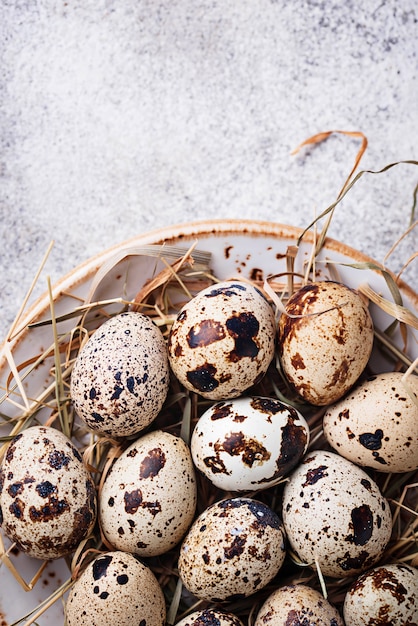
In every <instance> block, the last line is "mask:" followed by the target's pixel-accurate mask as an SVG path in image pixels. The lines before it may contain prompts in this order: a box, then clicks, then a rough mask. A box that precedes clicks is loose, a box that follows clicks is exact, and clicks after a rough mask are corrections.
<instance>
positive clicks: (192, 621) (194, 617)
mask: <svg viewBox="0 0 418 626" xmlns="http://www.w3.org/2000/svg"><path fill="white" fill-rule="evenodd" d="M176 626H243V623H242V622H241V620H240V619H239V617H237V616H236V615H234V614H233V613H229V612H226V611H219V610H218V609H211V608H209V609H202V610H200V611H194V613H190V615H188V616H187V617H184V618H183V619H182V620H180V621H179V622H177V624H176Z"/></svg>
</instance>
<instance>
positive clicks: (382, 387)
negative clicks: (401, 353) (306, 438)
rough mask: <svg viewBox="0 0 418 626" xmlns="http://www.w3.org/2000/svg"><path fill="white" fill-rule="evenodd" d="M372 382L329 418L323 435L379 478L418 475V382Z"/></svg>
mask: <svg viewBox="0 0 418 626" xmlns="http://www.w3.org/2000/svg"><path fill="white" fill-rule="evenodd" d="M402 380H403V374H402V373H401V372H385V373H383V374H378V375H376V376H372V377H370V378H368V379H367V380H366V381H365V382H363V383H362V384H361V385H359V386H357V387H356V388H355V389H353V390H352V391H351V392H350V393H349V394H348V395H347V396H345V397H344V398H343V399H342V400H339V401H338V402H337V403H335V404H334V405H333V406H331V407H329V409H328V410H327V412H326V413H325V415H324V422H323V425H324V434H325V437H326V439H327V441H328V443H329V444H330V445H331V446H332V447H333V448H334V449H335V450H336V451H337V452H338V453H339V454H341V455H342V456H344V457H345V458H347V459H349V460H350V461H353V462H354V463H357V464H358V465H362V466H366V467H373V468H374V469H377V470H379V471H380V472H409V471H413V470H416V469H418V376H414V375H412V376H408V378H407V381H406V384H407V386H408V388H409V390H410V391H411V393H412V394H415V401H414V400H413V399H412V398H411V397H410V395H409V393H408V389H407V388H406V387H405V385H404V383H403V382H402Z"/></svg>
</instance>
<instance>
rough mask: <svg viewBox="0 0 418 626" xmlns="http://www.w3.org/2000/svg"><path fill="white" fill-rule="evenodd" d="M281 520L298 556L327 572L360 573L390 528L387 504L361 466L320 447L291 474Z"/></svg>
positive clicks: (376, 554) (375, 557) (338, 574)
mask: <svg viewBox="0 0 418 626" xmlns="http://www.w3.org/2000/svg"><path fill="white" fill-rule="evenodd" d="M283 523H284V527H285V530H286V534H287V537H288V540H289V542H290V544H291V545H292V547H293V549H294V551H295V552H296V554H297V555H298V556H299V558H300V559H301V560H302V561H303V562H305V563H306V564H307V565H310V566H312V567H313V568H315V559H317V560H318V563H319V566H320V568H321V571H322V573H323V574H324V575H325V576H331V577H336V578H340V577H342V576H345V575H356V574H359V573H361V572H362V571H364V570H365V569H366V568H368V567H372V566H373V565H375V564H376V563H377V561H378V559H379V558H380V556H381V555H382V554H383V552H384V550H385V548H386V546H387V544H388V541H389V539H390V535H391V531H392V518H391V513H390V509H389V506H388V504H387V502H386V500H385V498H384V497H383V496H382V495H381V493H380V491H379V489H378V487H377V485H376V484H375V483H374V482H373V481H372V480H371V479H370V477H369V476H368V475H367V474H366V473H365V472H364V471H363V470H362V469H360V468H359V467H357V466H356V465H354V464H353V463H351V462H350V461H348V460H346V459H344V458H342V457H340V456H338V455H336V454H335V453H333V452H326V451H323V450H316V451H314V452H312V453H310V454H309V456H308V457H307V458H305V460H304V462H303V463H301V464H300V465H299V466H298V467H297V468H296V469H295V470H294V471H293V472H292V473H291V474H290V477H289V480H288V482H287V483H286V485H285V488H284V492H283Z"/></svg>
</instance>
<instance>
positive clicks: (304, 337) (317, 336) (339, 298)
mask: <svg viewBox="0 0 418 626" xmlns="http://www.w3.org/2000/svg"><path fill="white" fill-rule="evenodd" d="M278 346H279V354H280V361H281V367H282V370H283V373H284V375H285V376H286V378H287V380H288V382H289V383H290V385H291V386H292V387H293V388H294V390H295V391H296V392H297V393H298V394H299V395H300V396H301V397H302V398H303V399H304V400H306V401H307V402H310V403H311V404H314V405H319V406H322V405H327V404H331V403H332V402H335V401H336V400H338V399H339V398H341V397H342V396H343V395H344V394H345V393H346V392H347V391H348V390H349V389H350V388H351V387H352V386H353V385H354V383H355V382H356V381H357V380H358V378H359V376H360V375H361V374H362V372H363V371H364V369H365V367H366V365H367V362H368V360H369V357H370V354H371V351H372V347H373V321H372V318H371V316H370V313H369V310H368V307H367V305H366V304H365V302H364V300H363V299H362V297H361V296H360V294H359V293H358V292H357V291H355V290H354V289H351V288H350V287H347V286H346V285H343V284H341V283H337V282H333V281H318V282H315V283H310V284H308V285H305V286H304V287H302V288H301V289H299V290H298V291H297V292H295V293H294V294H293V295H292V296H291V297H290V298H289V301H288V302H287V303H286V313H282V315H281V316H280V318H279V325H278Z"/></svg>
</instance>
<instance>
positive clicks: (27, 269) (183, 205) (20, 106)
mask: <svg viewBox="0 0 418 626" xmlns="http://www.w3.org/2000/svg"><path fill="white" fill-rule="evenodd" d="M417 20H418V10H417V9H416V3H415V2H414V1H413V0H397V1H396V0H392V1H390V0H389V1H381V0H376V1H372V0H371V1H370V2H364V0H345V1H341V2H336V1H334V2H320V1H316V0H294V1H289V0H225V1H221V0H170V1H169V0H163V1H161V0H160V1H158V0H119V1H112V0H95V1H94V2H93V1H91V0H74V1H72V0H68V1H67V2H55V1H52V0H34V1H33V2H30V1H28V0H27V1H24V2H22V1H13V2H12V1H9V0H5V1H3V2H2V3H1V6H0V33H1V36H0V59H1V61H0V63H1V65H0V79H1V80H0V130H1V150H0V212H1V215H0V217H1V220H0V254H1V270H2V274H1V275H2V287H1V294H0V331H1V335H0V338H2V337H3V336H4V335H5V333H6V331H7V329H8V327H9V325H10V323H11V322H12V320H13V318H14V316H15V314H16V312H17V310H18V308H19V306H20V304H21V302H22V300H23V296H24V294H25V292H26V290H27V288H28V287H29V285H30V283H31V281H32V278H33V276H34V272H35V269H36V268H37V266H38V264H39V263H40V261H41V259H42V257H43V255H44V253H45V251H46V248H47V246H48V244H49V242H50V241H51V240H54V241H55V245H54V248H53V251H52V254H51V255H50V257H49V260H48V263H47V266H46V269H45V272H44V273H43V276H42V279H41V281H40V283H39V285H38V286H37V288H36V291H35V295H39V294H40V293H42V292H43V291H45V289H46V278H45V277H46V275H50V276H51V279H52V281H55V280H57V279H58V278H59V277H60V276H61V275H63V274H65V273H67V272H68V271H69V270H71V269H72V268H73V267H74V266H76V265H78V264H79V263H80V262H82V261H84V260H85V259H87V258H88V257H90V256H92V255H94V254H96V253H97V252H100V251H101V250H103V249H104V248H107V247H109V246H111V245H113V244H116V243H118V242H121V241H123V240H125V239H127V238H130V237H132V236H133V235H135V234H137V233H141V232H145V231H148V230H152V229H154V228H158V227H160V226H166V225H167V224H177V223H180V222H186V221H192V220H198V219H204V218H208V217H214V218H218V217H219V218H238V219H241V218H249V219H251V218H256V219H264V220H270V221H277V222H284V223H289V224H295V225H298V226H306V225H308V224H309V223H310V221H311V220H312V219H313V217H314V216H315V214H318V213H320V212H321V211H322V210H324V209H325V208H326V207H327V206H328V204H329V203H330V202H332V201H333V200H335V198H336V196H337V194H338V192H339V190H340V188H341V186H342V184H343V183H344V181H345V178H346V176H347V175H348V173H349V171H350V169H351V166H352V164H353V161H354V158H355V156H356V154H357V151H358V148H359V145H360V142H359V140H356V139H353V138H348V137H344V136H342V135H333V136H332V137H331V138H330V139H329V140H328V141H326V142H325V143H323V144H321V145H320V146H317V147H316V148H315V149H305V150H303V151H301V152H300V153H299V154H298V155H294V156H292V155H291V151H292V150H293V149H294V148H295V147H296V146H297V145H299V143H300V142H302V141H303V140H304V139H306V138H307V137H309V136H311V135H313V134H315V133H317V132H319V131H327V130H332V129H342V130H349V131H361V132H363V133H364V134H365V135H366V136H367V138H368V141H369V146H368V149H367V152H366V154H365V156H364V158H363V160H362V163H361V167H360V169H371V170H379V169H381V168H383V167H384V166H386V165H387V164H389V163H392V162H395V161H399V160H406V159H414V158H417V139H418V133H417V113H418V104H417V103H418V85H417V48H418V45H417V32H418V21H417ZM417 172H418V171H417V168H416V166H413V165H406V164H403V165H399V166H397V167H395V168H393V169H391V170H390V172H388V173H386V174H380V175H365V176H363V177H362V178H361V180H360V181H359V182H358V183H357V184H356V186H355V187H354V188H353V189H352V190H351V192H350V193H349V194H348V196H347V197H346V199H345V200H344V201H343V202H342V203H341V204H340V205H339V207H338V209H337V211H336V214H335V217H334V220H333V222H332V227H331V230H330V235H331V236H332V237H334V238H336V239H340V240H342V241H344V242H345V243H348V244H349V245H351V246H352V247H356V248H358V249H360V250H362V251H363V252H366V253H368V254H370V255H371V256H373V257H374V258H376V259H377V260H378V261H383V259H384V257H385V255H386V253H387V252H388V250H389V249H390V247H391V245H392V244H393V243H394V242H395V241H396V240H397V239H398V238H399V237H400V236H401V235H402V233H404V232H405V231H406V229H407V228H408V225H409V220H410V217H411V207H412V203H413V191H414V187H415V185H416V182H417ZM415 219H416V216H415ZM417 230H418V229H415V230H413V231H412V232H411V233H410V234H409V235H408V236H407V237H405V239H404V240H403V242H402V244H401V245H400V246H399V247H398V248H397V250H396V252H395V253H394V254H393V255H391V256H390V257H389V261H388V265H389V267H391V269H393V270H394V271H398V270H399V269H400V268H401V267H402V265H403V263H404V262H405V261H406V260H407V259H408V257H409V256H410V255H411V254H413V253H414V252H415V251H416V250H417V249H418V235H417ZM416 266H417V262H415V264H412V265H411V266H410V268H409V270H408V272H407V273H406V274H405V278H406V279H407V280H408V282H410V283H411V284H412V285H413V286H414V287H415V288H416V289H418V278H417V276H418V272H417V270H416Z"/></svg>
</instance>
